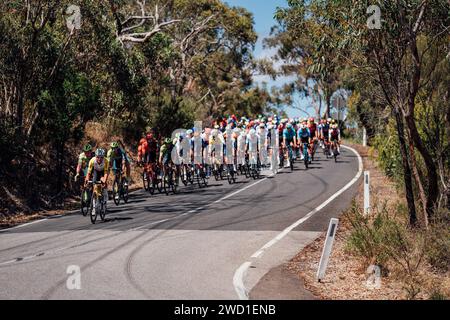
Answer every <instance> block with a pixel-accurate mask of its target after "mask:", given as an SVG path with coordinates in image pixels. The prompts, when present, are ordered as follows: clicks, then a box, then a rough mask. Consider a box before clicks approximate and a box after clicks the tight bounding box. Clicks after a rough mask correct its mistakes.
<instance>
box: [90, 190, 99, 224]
mask: <svg viewBox="0 0 450 320" xmlns="http://www.w3.org/2000/svg"><path fill="white" fill-rule="evenodd" d="M91 198H92V201H91V205H90V207H89V216H90V218H91V223H92V224H95V222H96V221H97V211H98V208H97V206H98V199H97V195H92V197H91Z"/></svg>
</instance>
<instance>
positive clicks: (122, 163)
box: [107, 141, 130, 186]
mask: <svg viewBox="0 0 450 320" xmlns="http://www.w3.org/2000/svg"><path fill="white" fill-rule="evenodd" d="M107 158H108V162H109V163H110V164H111V168H112V169H113V171H114V172H116V171H117V170H119V169H120V170H122V172H123V171H124V170H123V168H124V167H125V169H126V175H127V177H126V178H125V183H124V184H125V186H126V185H128V181H130V160H129V159H128V156H127V154H126V153H125V151H124V150H123V149H122V148H121V147H120V146H119V143H118V142H116V141H114V142H112V143H111V149H109V150H108V155H107Z"/></svg>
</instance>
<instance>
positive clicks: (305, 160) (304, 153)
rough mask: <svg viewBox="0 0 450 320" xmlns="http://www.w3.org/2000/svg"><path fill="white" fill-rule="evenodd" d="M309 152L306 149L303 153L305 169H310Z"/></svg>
mask: <svg viewBox="0 0 450 320" xmlns="http://www.w3.org/2000/svg"><path fill="white" fill-rule="evenodd" d="M308 157H309V156H308V150H307V149H305V151H304V152H303V162H304V163H305V168H306V169H308V163H309V159H308Z"/></svg>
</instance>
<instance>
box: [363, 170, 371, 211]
mask: <svg viewBox="0 0 450 320" xmlns="http://www.w3.org/2000/svg"><path fill="white" fill-rule="evenodd" d="M369 211H370V172H369V171H364V214H369Z"/></svg>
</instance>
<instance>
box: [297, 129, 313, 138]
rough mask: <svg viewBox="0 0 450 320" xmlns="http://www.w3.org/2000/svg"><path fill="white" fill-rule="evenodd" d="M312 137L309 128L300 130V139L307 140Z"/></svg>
mask: <svg viewBox="0 0 450 320" xmlns="http://www.w3.org/2000/svg"><path fill="white" fill-rule="evenodd" d="M309 137H311V131H309V128H300V129H298V138H299V139H301V138H303V139H305V138H309Z"/></svg>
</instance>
